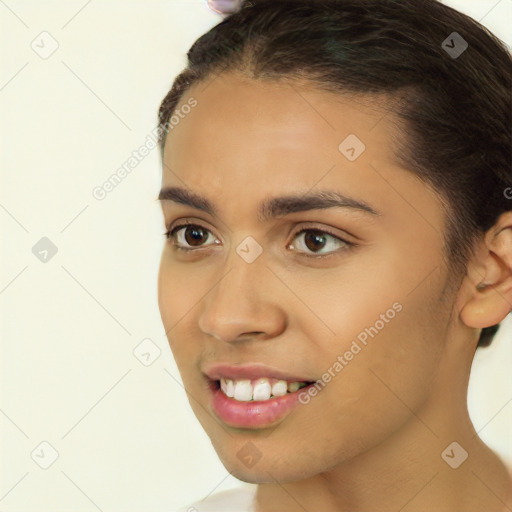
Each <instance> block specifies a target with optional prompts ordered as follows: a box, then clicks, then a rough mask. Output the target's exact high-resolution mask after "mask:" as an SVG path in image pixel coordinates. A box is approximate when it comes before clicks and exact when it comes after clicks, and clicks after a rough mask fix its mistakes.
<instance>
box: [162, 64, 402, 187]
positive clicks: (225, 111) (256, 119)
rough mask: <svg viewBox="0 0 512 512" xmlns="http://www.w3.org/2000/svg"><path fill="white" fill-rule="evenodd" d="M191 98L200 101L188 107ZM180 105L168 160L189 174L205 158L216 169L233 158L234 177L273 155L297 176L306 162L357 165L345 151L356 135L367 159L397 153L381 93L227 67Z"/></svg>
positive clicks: (168, 143) (283, 169)
mask: <svg viewBox="0 0 512 512" xmlns="http://www.w3.org/2000/svg"><path fill="white" fill-rule="evenodd" d="M192 99H193V100H195V102H197V105H196V106H195V107H194V108H193V109H189V108H187V109H186V112H187V113H186V114H183V113H181V110H182V109H183V106H184V105H185V104H186V103H187V102H190V101H191V100H192ZM176 112H177V113H178V114H181V115H180V119H179V122H178V123H177V124H176V125H171V129H170V131H169V134H168V136H167V140H166V144H165V153H164V161H165V163H166V164H168V165H169V166H171V167H173V168H174V167H177V168H179V169H183V170H185V168H186V170H187V173H188V174H189V175H190V173H191V172H193V170H194V169H197V168H198V166H199V165H201V166H203V165H204V164H205V162H209V167H210V168H211V166H213V167H218V168H217V169H216V171H217V172H219V171H220V170H221V168H224V167H222V166H224V165H228V162H229V167H230V173H231V177H233V172H234V171H236V170H238V171H239V172H241V173H243V174H244V176H245V178H249V179H250V177H251V176H253V175H254V171H255V170H261V169H263V168H265V167H266V166H267V165H269V164H270V163H271V165H274V166H275V165H277V164H279V170H280V172H286V169H289V170H290V171H291V172H293V174H294V176H295V178H297V174H298V173H300V169H302V168H307V169H309V170H310V171H318V170H320V169H321V168H322V167H323V168H324V169H328V168H329V167H331V166H332V165H333V164H335V163H338V164H344V165H347V166H349V167H356V166H357V163H354V162H350V161H349V160H347V159H346V158H343V154H342V153H341V152H340V144H342V143H343V141H345V140H346V139H347V138H348V137H349V136H350V140H352V141H354V140H355V141H357V140H359V141H361V142H360V143H359V147H358V148H356V150H358V151H360V150H361V148H362V147H363V146H364V153H365V154H364V155H362V157H363V159H364V160H368V158H371V157H378V158H379V159H380V160H384V159H385V160H387V161H392V160H393V158H394V153H393V151H392V148H391V140H392V135H393V132H394V127H393V123H392V122H391V119H390V116H391V114H389V113H388V112H387V111H386V110H385V108H384V107H383V105H382V98H375V97H370V96H362V95H359V96H355V95H351V96H347V95H340V94H335V93H332V92H327V91H321V90H319V89H318V88H315V87H314V86H313V85H312V84H310V83H308V82H298V81H290V80H287V81H284V80H281V81H279V82H276V81H272V82H270V81H262V80H259V81H256V80H251V79H248V78H245V77H243V76H240V75H237V74H225V75H220V76H218V77H213V78H210V79H209V80H207V81H205V82H201V83H198V84H195V85H194V86H192V87H191V88H190V89H189V90H188V91H187V92H186V94H185V95H184V96H183V97H182V98H181V100H180V102H179V104H178V105H177V109H176ZM174 119H175V120H178V117H177V116H174ZM394 121H395V120H394V119H393V122H394ZM340 157H342V158H343V159H340ZM325 162H329V163H330V165H329V166H328V167H325ZM349 164H350V165H349Z"/></svg>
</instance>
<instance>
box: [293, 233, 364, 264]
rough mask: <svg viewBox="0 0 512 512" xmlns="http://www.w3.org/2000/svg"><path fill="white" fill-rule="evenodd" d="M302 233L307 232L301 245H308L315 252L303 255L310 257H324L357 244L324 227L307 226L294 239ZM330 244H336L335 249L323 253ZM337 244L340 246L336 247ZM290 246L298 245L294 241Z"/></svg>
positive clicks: (308, 248)
mask: <svg viewBox="0 0 512 512" xmlns="http://www.w3.org/2000/svg"><path fill="white" fill-rule="evenodd" d="M302 234H305V236H304V237H303V240H304V241H303V242H302V243H301V244H300V245H301V246H302V247H306V249H307V250H309V251H312V252H313V254H303V256H306V257H310V258H311V257H312V258H322V257H325V256H330V255H331V254H334V253H336V252H339V250H340V249H341V250H345V249H349V248H350V247H352V246H354V245H355V244H353V243H352V242H348V241H347V240H344V239H343V238H340V237H338V236H336V235H333V234H332V233H329V232H328V231H324V230H323V229H314V228H306V229H303V230H302V231H299V232H298V233H296V234H295V235H294V237H293V239H294V240H295V239H296V238H298V237H299V235H302ZM329 239H331V240H334V242H331V244H329V242H328V240H329ZM329 245H330V246H331V247H333V246H334V247H333V250H330V251H329V250H327V251H325V252H323V253H322V252H320V251H322V250H323V249H325V247H329ZM336 246H338V247H336ZM288 248H292V249H295V248H296V247H295V245H294V244H293V243H292V244H289V245H288ZM339 248H340V249H339ZM317 249H318V251H317Z"/></svg>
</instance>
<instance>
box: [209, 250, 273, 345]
mask: <svg viewBox="0 0 512 512" xmlns="http://www.w3.org/2000/svg"><path fill="white" fill-rule="evenodd" d="M235 249H236V250H235ZM244 249H246V246H244V243H241V244H240V245H239V246H238V247H237V248H234V249H233V250H232V253H231V254H230V256H229V258H228V259H227V260H226V264H225V265H224V266H223V267H222V270H220V272H219V275H218V281H217V282H216V284H215V285H214V286H213V288H212V290H211V292H210V293H209V294H208V295H207V297H205V300H204V301H203V307H202V310H201V313H200V317H199V327H200V328H201V330H202V331H203V332H204V333H206V334H210V335H212V336H215V337H217V338H220V339H223V340H224V341H230V340H235V339H236V338H237V337H238V336H240V335H241V334H245V333H255V332H258V333H260V332H264V333H266V334H267V335H272V336H274V335H276V334H275V333H276V332H277V331H278V330H279V329H280V328H281V326H282V325H283V322H282V321H281V317H282V314H281V313H280V312H279V309H278V306H277V305H276V304H277V301H276V297H275V294H274V293H273V292H271V290H270V289H269V287H268V286H265V284H264V283H268V282H269V278H270V277H271V276H270V274H271V272H270V271H269V270H268V269H267V268H266V263H265V261H264V258H262V257H261V256H259V257H257V258H256V259H255V260H254V261H252V262H251V263H249V262H248V261H249V260H245V259H244V252H243V250H244ZM237 250H238V251H241V253H242V256H240V255H239V254H238V253H237ZM249 251H250V249H249Z"/></svg>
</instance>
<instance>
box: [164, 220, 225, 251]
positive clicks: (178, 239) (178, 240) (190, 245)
mask: <svg viewBox="0 0 512 512" xmlns="http://www.w3.org/2000/svg"><path fill="white" fill-rule="evenodd" d="M210 235H211V236H213V235H212V234H211V232H210V230H208V229H206V228H203V227H202V226H199V225H197V224H181V225H179V226H176V227H175V228H173V229H172V230H170V231H168V232H167V233H166V237H167V238H168V239H170V240H171V241H173V244H174V245H176V247H177V248H178V249H180V250H183V251H190V250H194V249H195V248H201V247H203V246H204V245H205V242H207V241H208V239H209V237H210ZM213 238H215V237H213Z"/></svg>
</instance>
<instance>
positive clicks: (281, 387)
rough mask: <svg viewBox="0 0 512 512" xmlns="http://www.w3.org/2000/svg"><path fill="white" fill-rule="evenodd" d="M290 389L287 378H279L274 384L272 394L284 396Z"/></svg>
mask: <svg viewBox="0 0 512 512" xmlns="http://www.w3.org/2000/svg"><path fill="white" fill-rule="evenodd" d="M287 389H288V384H287V382H286V381H285V380H278V381H277V382H276V383H274V385H273V386H272V394H273V395H274V396H284V395H286V391H287Z"/></svg>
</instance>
